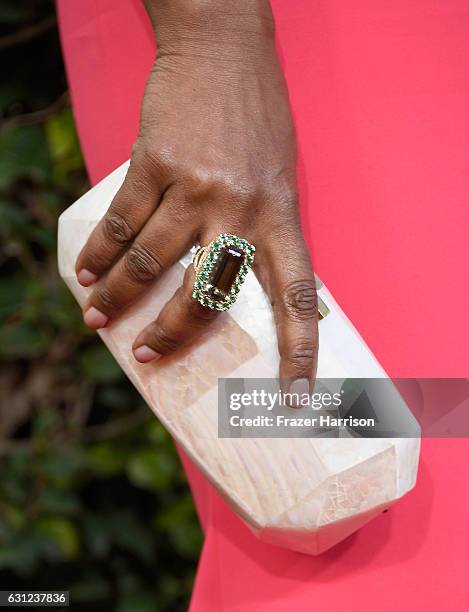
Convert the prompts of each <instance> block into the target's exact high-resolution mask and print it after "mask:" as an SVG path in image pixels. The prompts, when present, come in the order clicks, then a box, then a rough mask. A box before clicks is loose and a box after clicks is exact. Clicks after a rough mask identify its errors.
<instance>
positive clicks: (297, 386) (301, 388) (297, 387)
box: [289, 378, 309, 408]
mask: <svg viewBox="0 0 469 612" xmlns="http://www.w3.org/2000/svg"><path fill="white" fill-rule="evenodd" d="M289 393H290V395H291V396H292V397H291V400H290V406H291V407H292V408H302V407H303V406H307V405H308V404H307V402H306V399H305V397H306V394H308V395H309V380H308V379H307V378H297V379H296V380H294V381H293V382H292V384H291V385H290V389H289Z"/></svg>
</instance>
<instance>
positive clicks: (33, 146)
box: [0, 0, 201, 612]
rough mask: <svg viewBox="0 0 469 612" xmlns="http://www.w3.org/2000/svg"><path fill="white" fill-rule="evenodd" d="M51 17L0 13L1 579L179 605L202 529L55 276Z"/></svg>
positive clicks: (58, 151)
mask: <svg viewBox="0 0 469 612" xmlns="http://www.w3.org/2000/svg"><path fill="white" fill-rule="evenodd" d="M53 10H54V7H53V3H52V2H51V1H49V0H39V1H38V0H34V1H33V0H30V1H28V0H24V1H18V0H15V1H13V0H2V3H1V8H0V60H1V61H2V66H8V67H9V71H8V74H9V78H8V79H7V80H6V79H2V84H1V85H0V119H3V121H2V123H1V125H0V270H1V275H0V397H1V410H0V584H1V587H2V588H12V589H22V590H26V589H37V590H45V589H63V590H70V591H71V600H72V603H73V606H74V609H75V608H76V609H86V610H95V609H96V610H98V609H99V610H106V611H107V610H115V611H116V612H127V611H129V612H146V611H148V612H150V611H151V612H153V611H156V610H158V611H162V610H163V611H164V610H171V611H175V610H183V609H186V605H187V598H188V595H189V592H190V588H191V583H192V579H193V573H194V567H195V563H196V559H197V557H198V554H199V550H200V546H201V532H200V528H199V525H198V523H197V519H196V515H195V511H194V507H193V503H192V500H191V497H190V494H189V491H188V488H187V485H186V482H185V478H184V474H183V472H182V468H181V466H180V463H179V460H178V457H177V454H176V451H175V448H174V445H173V443H172V441H171V439H170V437H169V436H168V434H167V433H166V432H165V430H164V429H163V427H162V426H161V425H160V424H159V423H158V422H157V421H156V420H155V418H154V417H153V415H152V414H151V413H150V411H149V410H148V408H147V407H146V406H144V405H143V403H142V400H141V398H140V397H139V395H138V394H137V393H136V391H135V390H134V389H133V388H132V387H131V385H130V383H129V382H128V381H127V380H126V379H125V378H124V376H123V374H122V371H121V370H120V368H119V367H118V366H117V364H116V362H115V361H114V359H113V358H112V356H111V355H110V354H109V352H108V351H107V350H106V349H105V347H104V346H103V345H102V344H101V343H100V341H99V340H98V339H97V337H96V335H95V333H94V332H91V331H90V330H88V329H87V328H85V326H84V325H83V323H82V319H81V313H80V310H79V308H78V306H77V305H76V304H75V302H74V300H73V298H72V296H71V295H70V293H69V292H68V290H67V289H66V288H65V286H64V285H63V283H62V281H61V280H60V279H59V277H58V274H57V264H56V231H57V218H58V216H59V214H60V212H61V211H62V210H63V209H64V208H65V207H66V206H68V205H69V204H70V203H71V202H73V201H74V200H76V199H77V198H78V197H79V196H80V195H81V194H82V193H83V192H84V191H85V190H86V189H87V188H88V185H87V183H86V174H85V171H84V167H83V159H82V156H81V152H80V148H79V145H78V141H77V136H76V132H75V127H74V122H73V117H72V114H71V111H70V108H69V104H68V97H67V94H66V83H65V77H64V73H63V66H62V63H61V59H60V49H59V45H58V37H57V31H56V27H55V25H54V21H53ZM34 24H42V25H41V28H42V29H41V30H40V33H39V34H35V35H34V36H32V37H26V38H25V36H24V32H25V31H28V29H29V28H30V26H31V25H34ZM28 36H29V35H28ZM2 41H7V42H8V44H3V45H2V44H1V43H2Z"/></svg>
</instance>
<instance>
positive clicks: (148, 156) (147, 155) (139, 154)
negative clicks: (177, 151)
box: [132, 141, 174, 175]
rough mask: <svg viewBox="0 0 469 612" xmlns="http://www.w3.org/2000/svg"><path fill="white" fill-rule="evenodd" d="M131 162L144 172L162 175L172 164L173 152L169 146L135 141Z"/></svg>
mask: <svg viewBox="0 0 469 612" xmlns="http://www.w3.org/2000/svg"><path fill="white" fill-rule="evenodd" d="M132 164H133V166H134V168H139V169H140V170H141V171H143V172H144V173H147V174H150V175H162V174H164V173H166V172H167V171H168V170H170V169H171V168H172V167H173V166H174V154H173V152H172V150H171V149H170V148H169V147H166V148H165V147H162V148H160V147H158V146H155V145H154V144H152V143H148V142H146V141H141V142H139V141H137V143H136V144H135V145H134V148H133V150H132Z"/></svg>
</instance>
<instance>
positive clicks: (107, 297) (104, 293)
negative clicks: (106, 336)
mask: <svg viewBox="0 0 469 612" xmlns="http://www.w3.org/2000/svg"><path fill="white" fill-rule="evenodd" d="M94 297H95V300H96V301H97V302H98V306H99V310H103V311H104V312H106V313H112V312H114V311H115V310H116V308H117V304H116V300H115V296H114V295H113V294H112V293H111V291H109V289H108V288H107V287H106V286H103V287H100V288H99V289H98V290H97V292H96V294H95V296H94ZM95 300H93V301H95Z"/></svg>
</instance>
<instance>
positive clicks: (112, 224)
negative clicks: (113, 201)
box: [103, 211, 134, 245]
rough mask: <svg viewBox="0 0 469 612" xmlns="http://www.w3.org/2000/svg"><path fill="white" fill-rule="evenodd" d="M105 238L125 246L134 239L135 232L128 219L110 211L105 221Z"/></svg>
mask: <svg viewBox="0 0 469 612" xmlns="http://www.w3.org/2000/svg"><path fill="white" fill-rule="evenodd" d="M103 232H104V236H105V237H106V238H107V239H108V240H110V241H112V242H114V243H116V244H118V245H125V244H127V243H128V242H129V240H131V239H132V237H133V235H134V232H133V229H132V227H131V226H130V224H129V223H128V221H127V220H126V218H125V217H124V216H123V215H121V214H120V213H117V212H114V211H112V212H111V211H110V212H108V213H107V215H106V216H105V217H104V220H103Z"/></svg>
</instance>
